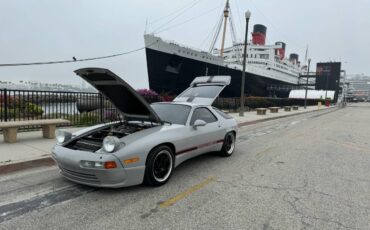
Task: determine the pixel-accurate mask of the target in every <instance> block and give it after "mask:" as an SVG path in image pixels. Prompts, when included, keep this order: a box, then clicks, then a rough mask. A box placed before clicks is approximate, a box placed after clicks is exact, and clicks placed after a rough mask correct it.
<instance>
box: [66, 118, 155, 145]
mask: <svg viewBox="0 0 370 230" xmlns="http://www.w3.org/2000/svg"><path fill="white" fill-rule="evenodd" d="M153 126H154V125H153V124H151V123H144V122H119V123H115V124H110V125H107V126H104V127H102V128H99V129H97V130H93V131H90V132H87V133H86V134H84V135H82V136H80V137H79V138H77V139H75V140H73V141H71V142H70V143H68V144H67V145H66V146H65V147H66V148H70V149H74V150H82V151H89V152H96V151H97V150H99V149H101V147H102V145H103V140H104V138H105V137H107V136H115V137H117V138H122V137H125V136H127V135H130V134H132V133H136V132H139V131H141V130H144V129H148V128H151V127H153Z"/></svg>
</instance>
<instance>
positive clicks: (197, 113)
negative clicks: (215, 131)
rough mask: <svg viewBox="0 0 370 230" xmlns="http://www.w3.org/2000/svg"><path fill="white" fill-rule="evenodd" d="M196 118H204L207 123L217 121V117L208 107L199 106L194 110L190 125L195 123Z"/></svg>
mask: <svg viewBox="0 0 370 230" xmlns="http://www.w3.org/2000/svg"><path fill="white" fill-rule="evenodd" d="M196 120H203V121H205V122H206V123H212V122H216V121H217V118H216V117H215V115H213V113H212V112H211V111H209V109H207V108H197V109H195V110H194V112H193V115H192V117H191V120H190V125H193V124H194V122H195V121H196Z"/></svg>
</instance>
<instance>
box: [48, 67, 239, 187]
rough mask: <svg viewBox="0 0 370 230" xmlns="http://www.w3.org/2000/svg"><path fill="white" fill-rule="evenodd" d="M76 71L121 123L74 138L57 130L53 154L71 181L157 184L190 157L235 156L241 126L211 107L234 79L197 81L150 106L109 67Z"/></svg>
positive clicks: (98, 183)
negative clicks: (169, 99) (171, 98)
mask: <svg viewBox="0 0 370 230" xmlns="http://www.w3.org/2000/svg"><path fill="white" fill-rule="evenodd" d="M75 73H76V74H77V75H79V76H80V77H82V78H83V79H84V80H86V81H87V82H89V83H90V84H91V85H92V86H93V87H95V88H96V89H97V90H98V91H100V92H101V93H102V94H103V95H105V96H106V97H107V98H108V99H109V100H110V101H111V102H112V103H113V105H114V106H115V107H116V108H117V109H118V110H119V111H120V113H121V114H122V117H123V119H122V120H121V121H116V122H112V123H108V124H101V125H96V126H93V127H89V128H87V129H84V130H81V131H78V132H76V133H73V134H71V133H68V132H66V131H62V130H57V132H56V138H57V144H56V145H55V146H54V147H53V149H52V156H53V158H54V160H55V161H56V163H57V164H58V166H59V168H60V170H61V174H62V175H63V176H64V177H65V178H67V179H68V180H71V181H74V182H77V183H81V184H85V185H90V186H97V187H125V186H131V185H137V184H141V183H143V182H144V183H146V184H149V185H153V186H159V185H163V184H165V183H166V182H167V181H168V180H169V179H170V177H171V174H172V171H173V169H174V168H175V167H177V166H178V165H179V164H181V163H182V162H184V161H185V160H187V159H189V158H192V157H195V156H198V155H201V154H204V153H207V152H214V151H217V152H219V153H220V155H222V156H225V157H228V156H231V155H232V154H233V151H234V149H235V139H236V134H237V122H236V121H235V120H234V119H233V118H232V117H231V116H229V115H227V114H224V113H223V112H221V111H220V110H218V109H216V108H214V107H212V106H211V104H212V103H213V101H214V100H215V98H216V97H217V96H218V95H219V93H220V92H221V91H222V90H223V89H224V88H225V87H226V86H227V85H229V84H230V79H231V78H230V76H211V77H210V76H207V77H197V78H195V79H194V81H193V82H192V83H191V85H190V87H189V88H188V89H186V90H185V91H184V92H183V93H181V94H180V95H179V96H178V97H176V98H175V99H174V101H173V102H164V103H153V104H151V105H149V104H148V103H147V102H146V101H145V100H144V99H143V98H142V97H141V96H140V95H139V94H138V93H137V92H136V91H135V90H134V89H133V88H131V87H130V86H129V85H128V84H127V83H126V82H125V81H123V80H122V79H121V78H120V77H118V76H117V75H115V74H114V73H112V72H111V71H109V70H107V69H101V68H85V69H79V70H76V71H75Z"/></svg>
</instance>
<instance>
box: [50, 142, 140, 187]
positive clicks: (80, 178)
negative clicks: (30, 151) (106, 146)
mask: <svg viewBox="0 0 370 230" xmlns="http://www.w3.org/2000/svg"><path fill="white" fill-rule="evenodd" d="M52 157H53V159H54V160H55V162H56V163H57V164H58V166H59V168H60V170H61V174H62V175H63V176H64V177H65V178H66V179H68V180H71V181H73V182H76V183H80V184H84V185H89V186H94V187H110V188H118V187H127V186H132V185H138V184H141V183H142V182H143V178H144V173H145V166H137V167H130V168H124V167H123V165H122V163H121V162H120V160H119V159H118V158H116V157H115V156H114V155H113V154H109V155H108V154H98V153H91V152H85V151H78V150H73V149H68V148H65V147H63V146H58V145H57V146H55V147H54V148H53V150H52ZM81 160H86V161H102V162H106V161H115V162H116V164H117V168H115V169H96V168H83V167H82V166H81V165H80V161H81Z"/></svg>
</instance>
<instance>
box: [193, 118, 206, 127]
mask: <svg viewBox="0 0 370 230" xmlns="http://www.w3.org/2000/svg"><path fill="white" fill-rule="evenodd" d="M206 124H207V122H205V121H203V120H195V122H194V124H193V127H194V128H197V127H198V126H205V125H206Z"/></svg>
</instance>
